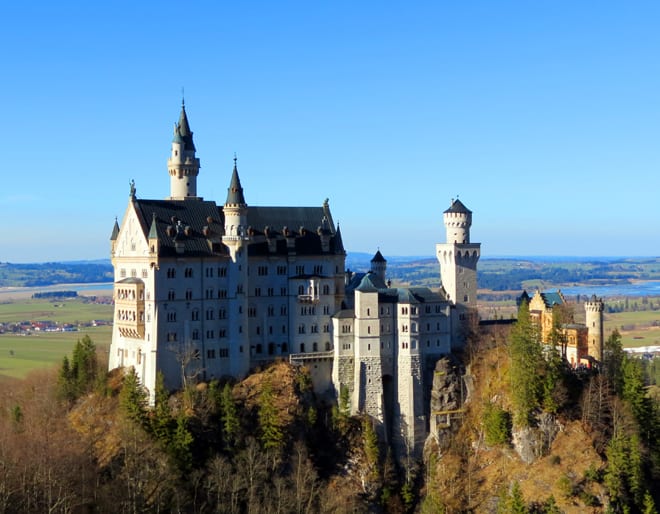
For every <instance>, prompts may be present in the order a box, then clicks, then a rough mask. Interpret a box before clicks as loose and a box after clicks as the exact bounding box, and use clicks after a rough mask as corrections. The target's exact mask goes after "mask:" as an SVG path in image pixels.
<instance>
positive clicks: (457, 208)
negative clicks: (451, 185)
mask: <svg viewBox="0 0 660 514" xmlns="http://www.w3.org/2000/svg"><path fill="white" fill-rule="evenodd" d="M445 213H457V214H472V211H471V210H470V209H468V208H467V207H466V206H465V205H463V202H461V201H460V200H459V199H458V198H456V199H455V200H452V201H451V205H450V206H449V209H447V210H446V211H445Z"/></svg>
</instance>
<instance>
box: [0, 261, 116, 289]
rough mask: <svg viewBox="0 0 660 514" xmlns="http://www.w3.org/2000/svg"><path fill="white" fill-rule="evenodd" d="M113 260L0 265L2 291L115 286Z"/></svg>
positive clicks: (4, 263)
mask: <svg viewBox="0 0 660 514" xmlns="http://www.w3.org/2000/svg"><path fill="white" fill-rule="evenodd" d="M112 280H113V270H112V265H111V264H110V261H109V260H98V261H75V262H42V263H32V264H12V263H10V262H0V287H36V286H51V285H56V284H89V283H93V282H112Z"/></svg>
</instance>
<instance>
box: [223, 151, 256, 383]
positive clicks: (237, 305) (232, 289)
mask: <svg viewBox="0 0 660 514" xmlns="http://www.w3.org/2000/svg"><path fill="white" fill-rule="evenodd" d="M247 211H248V209H247V204H246V203H245V196H244V195H243V187H242V186H241V180H240V178H239V177H238V167H237V165H236V157H234V170H233V171H232V175H231V182H230V183H229V188H228V190H227V201H226V202H225V205H224V207H223V213H224V216H225V234H224V236H222V242H223V243H224V244H225V245H226V246H227V248H228V249H229V257H230V265H229V269H228V272H227V279H228V284H227V286H228V295H229V298H230V299H231V300H233V301H231V302H230V304H231V308H230V309H229V313H228V318H229V330H228V332H229V333H228V337H229V341H231V346H230V348H229V359H230V360H229V362H230V363H231V364H230V366H231V369H230V374H231V375H232V376H235V377H244V376H245V375H246V374H247V372H248V370H249V368H250V345H249V339H248V315H247V311H248V309H247V307H248V306H247V287H248V237H247Z"/></svg>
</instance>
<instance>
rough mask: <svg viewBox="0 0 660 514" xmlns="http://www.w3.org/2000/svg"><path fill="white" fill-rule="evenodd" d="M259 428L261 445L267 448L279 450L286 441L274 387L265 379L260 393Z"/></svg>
mask: <svg viewBox="0 0 660 514" xmlns="http://www.w3.org/2000/svg"><path fill="white" fill-rule="evenodd" d="M258 417H259V430H260V433H261V435H260V440H261V445H262V446H263V448H264V449H265V450H275V451H279V450H281V448H282V444H283V442H284V433H283V432H282V428H281V427H280V423H279V420H278V415H277V408H276V407H275V397H274V394H273V387H272V386H271V384H270V382H269V381H265V382H264V384H263V387H262V388H261V394H260V395H259V415H258Z"/></svg>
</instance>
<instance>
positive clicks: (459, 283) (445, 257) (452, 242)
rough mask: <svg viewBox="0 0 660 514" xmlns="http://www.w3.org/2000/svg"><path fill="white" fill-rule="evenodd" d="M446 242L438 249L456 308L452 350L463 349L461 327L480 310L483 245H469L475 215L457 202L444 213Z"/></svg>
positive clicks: (446, 287) (446, 286) (442, 276)
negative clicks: (480, 258)
mask: <svg viewBox="0 0 660 514" xmlns="http://www.w3.org/2000/svg"><path fill="white" fill-rule="evenodd" d="M443 219H444V224H445V230H446V233H447V242H446V243H439V244H437V245H436V257H437V258H438V262H439V263H440V280H441V281H442V287H443V289H444V290H445V293H446V294H447V299H448V300H449V301H450V302H452V303H453V304H454V306H455V309H454V310H453V313H454V314H453V316H452V348H460V347H462V346H463V344H464V341H463V340H462V336H461V333H463V332H464V331H463V330H462V325H463V324H464V323H465V322H466V321H467V319H468V311H470V310H476V308H477V262H478V261H479V257H480V256H481V244H479V243H470V226H471V225H472V211H470V210H469V209H468V208H467V207H465V205H463V203H462V202H461V201H460V200H458V199H456V200H452V201H451V205H450V206H449V209H447V210H446V211H445V212H444V213H443Z"/></svg>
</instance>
